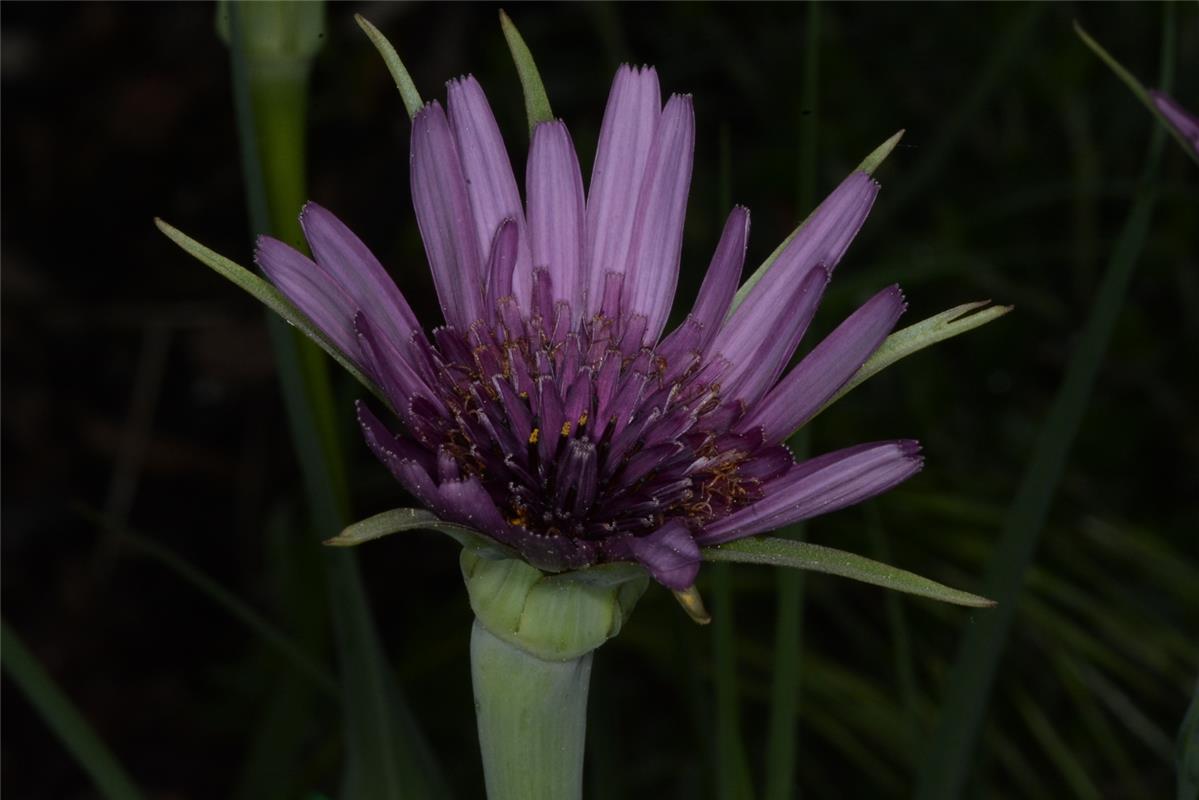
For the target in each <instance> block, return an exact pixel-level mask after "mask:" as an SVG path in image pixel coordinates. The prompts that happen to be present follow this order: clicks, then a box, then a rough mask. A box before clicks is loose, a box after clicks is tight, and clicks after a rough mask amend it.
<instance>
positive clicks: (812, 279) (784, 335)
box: [720, 267, 829, 404]
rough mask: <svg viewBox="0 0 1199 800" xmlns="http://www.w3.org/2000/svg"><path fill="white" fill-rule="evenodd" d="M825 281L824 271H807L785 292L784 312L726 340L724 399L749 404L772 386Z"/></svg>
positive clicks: (816, 305) (792, 348) (819, 296)
mask: <svg viewBox="0 0 1199 800" xmlns="http://www.w3.org/2000/svg"><path fill="white" fill-rule="evenodd" d="M828 279H829V275H828V272H826V271H825V270H824V269H821V268H819V267H818V268H816V269H814V270H811V271H810V272H809V273H808V274H807V275H806V276H804V278H803V280H801V281H800V282H799V284H798V285H796V286H795V287H792V288H790V289H789V290H788V291H787V295H788V296H787V297H786V298H785V299H786V304H785V306H781V307H780V308H784V309H785V310H786V313H784V314H782V315H781V316H780V317H778V318H771V319H762V320H761V321H760V322H759V323H758V324H756V325H753V326H751V327H746V328H743V329H742V330H743V333H741V334H740V335H738V336H734V337H729V338H728V339H726V341H725V345H724V347H725V349H723V350H721V351H720V354H721V355H723V356H724V357H725V358H727V359H728V360H729V362H730V363H731V364H732V368H731V369H730V370H729V372H728V373H727V374H726V375H725V376H724V378H723V379H722V380H721V382H720V387H721V390H720V391H721V395H722V396H723V397H724V398H726V399H734V398H736V399H739V400H742V401H744V402H745V403H746V404H753V403H755V402H756V401H757V400H758V398H760V397H761V396H762V394H763V393H764V392H765V391H766V390H767V389H769V388H770V387H771V386H773V385H774V382H775V381H777V380H778V377H779V375H781V374H782V373H783V370H784V369H785V368H786V367H787V362H788V361H790V360H791V356H792V354H793V353H794V352H795V348H796V347H798V346H799V341H800V339H802V338H803V335H804V332H805V331H807V329H808V324H809V323H810V322H811V321H812V317H813V316H815V314H816V308H817V307H818V306H819V305H820V298H821V297H823V296H824V288H825V287H826V286H827V285H828ZM747 319H749V320H750V321H753V320H754V319H755V315H753V314H751V315H748V316H747Z"/></svg>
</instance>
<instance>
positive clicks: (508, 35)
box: [500, 10, 554, 135]
mask: <svg viewBox="0 0 1199 800" xmlns="http://www.w3.org/2000/svg"><path fill="white" fill-rule="evenodd" d="M500 27H502V28H503V29H504V38H505V39H507V40H508V49H509V50H510V51H512V60H513V61H514V62H515V63H516V74H517V75H519V76H520V87H521V90H522V91H523V92H524V95H525V113H526V114H527V115H528V117H529V133H530V135H531V134H532V133H533V129H534V128H536V127H537V126H538V125H539V124H541V123H542V122H550V121H552V120H553V118H554V112H553V110H552V109H551V108H550V99H549V96H548V95H546V93H545V84H544V83H542V82H541V73H540V72H538V71H537V64H536V63H534V61H533V54H532V53H531V52H529V47H528V45H526V44H525V40H524V39H523V38H522V37H521V35H520V31H518V30H517V29H516V25H515V24H514V23H513V22H512V20H511V19H510V18H509V17H508V15H507V14H505V13H504V12H503V10H501V11H500Z"/></svg>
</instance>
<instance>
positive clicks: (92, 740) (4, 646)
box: [0, 620, 142, 800]
mask: <svg viewBox="0 0 1199 800" xmlns="http://www.w3.org/2000/svg"><path fill="white" fill-rule="evenodd" d="M0 662H2V663H3V665H4V671H5V672H6V673H8V676H9V677H10V678H12V680H13V682H14V683H15V684H16V685H17V686H18V687H19V688H20V689H21V692H22V693H23V694H24V695H25V697H26V698H27V699H28V700H29V702H30V704H32V705H33V707H34V708H35V709H36V710H37V712H38V713H39V714H40V715H41V717H42V719H43V720H45V722H46V725H47V726H49V728H50V730H51V731H53V732H54V735H55V736H57V737H58V740H59V741H60V742H62V743H63V746H65V747H66V748H67V750H68V751H69V752H70V753H71V755H72V756H74V757H75V761H77V762H78V763H79V766H81V767H82V768H83V770H84V772H86V773H87V774H88V777H90V778H91V779H92V783H93V784H95V786H96V789H97V790H98V791H99V793H100V796H102V797H105V798H107V800H141V798H142V793H141V791H140V790H139V789H138V788H137V786H135V785H134V783H133V780H132V779H131V778H130V777H129V775H128V773H126V772H125V769H124V767H122V766H121V764H120V762H118V761H117V760H116V757H114V756H113V754H112V752H111V751H109V749H108V748H107V747H106V746H105V744H104V742H103V741H101V739H100V737H99V736H97V735H96V732H95V731H94V730H92V726H91V725H89V724H88V723H87V720H85V719H84V718H83V716H82V715H81V714H80V713H79V710H78V709H76V708H75V706H74V705H72V703H71V701H70V699H69V698H68V697H67V696H66V694H64V693H63V691H62V689H60V688H59V687H58V686H57V685H56V684H55V683H54V680H53V679H52V678H51V677H50V676H49V675H48V674H46V671H45V669H43V668H42V665H41V664H39V663H38V661H37V658H36V657H34V655H33V654H32V653H30V652H29V650H28V649H27V648H26V647H25V644H24V643H23V642H22V641H21V639H20V638H19V637H18V636H17V635H16V634H15V633H13V631H12V629H10V628H9V627H8V623H7V622H5V621H3V620H0ZM9 733H10V734H11V733H12V730H11V729H10V730H9ZM8 768H9V769H14V768H15V767H14V765H13V764H11V763H9V764H8Z"/></svg>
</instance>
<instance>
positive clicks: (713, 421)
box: [397, 270, 793, 540]
mask: <svg viewBox="0 0 1199 800" xmlns="http://www.w3.org/2000/svg"><path fill="white" fill-rule="evenodd" d="M621 280H622V276H621V275H619V274H616V273H613V274H612V275H610V279H609V285H608V286H607V287H606V288H607V289H608V295H609V297H611V298H619V296H620V282H621ZM534 284H535V285H534V297H535V302H534V308H533V310H532V313H531V314H529V315H528V316H527V317H524V316H522V315H521V313H520V310H519V309H518V307H517V304H516V301H515V300H514V299H512V298H510V297H508V298H502V299H500V301H499V303H498V308H497V309H496V319H495V320H494V322H488V321H486V320H479V321H478V322H476V323H475V324H474V325H473V326H471V328H470V329H469V330H468V331H467V332H465V333H462V332H459V331H456V330H453V329H451V328H448V327H445V328H440V329H438V330H437V331H435V332H434V336H433V339H434V341H433V343H428V342H427V341H426V340H424V338H423V337H414V338H413V340H412V341H413V347H414V348H415V349H416V350H417V352H418V354H419V358H418V359H416V360H417V361H418V362H419V363H420V364H421V367H422V368H423V369H425V370H428V371H429V372H430V373H431V375H430V376H429V377H431V378H432V379H431V380H426V381H424V383H425V385H426V386H429V387H435V391H436V395H435V396H429V395H428V393H423V394H418V396H417V397H415V398H414V399H413V400H412V401H411V402H410V403H409V407H408V408H406V409H397V410H398V411H399V413H400V415H401V416H402V417H404V418H405V420H406V422H408V423H409V424H408V428H409V430H410V432H411V434H412V435H413V436H414V437H415V438H416V440H417V441H419V443H420V444H421V445H423V446H424V448H425V449H426V450H427V451H428V452H429V453H431V454H432V453H435V454H436V464H435V465H431V466H433V469H434V470H435V471H436V474H438V476H439V479H440V480H455V479H458V478H462V477H468V476H473V477H476V478H477V479H478V480H479V481H480V482H481V483H482V485H483V486H484V488H485V489H486V490H487V492H488V494H489V495H490V496H491V498H492V500H493V501H494V503H495V505H496V507H497V508H498V509H500V511H501V513H502V514H503V515H504V516H505V517H506V519H507V521H508V522H509V523H510V524H512V525H515V526H519V527H521V528H525V529H526V530H528V531H530V532H534V533H538V534H541V535H546V536H566V537H572V538H581V539H592V540H594V539H602V538H605V537H608V536H612V535H614V534H627V533H633V534H640V533H648V532H651V531H653V530H656V529H658V528H660V527H661V526H662V525H663V524H664V522H665V521H666V520H667V519H671V518H679V519H682V520H685V521H686V523H687V525H688V527H690V528H692V529H696V530H698V529H700V528H702V526H703V525H704V524H705V523H706V522H708V521H709V520H712V519H715V518H716V517H720V516H724V515H725V514H727V513H729V512H730V511H731V510H733V509H736V508H738V507H741V506H743V505H746V504H748V503H750V502H753V501H754V500H757V499H759V498H760V497H761V491H760V488H759V487H760V486H761V484H762V482H763V481H764V480H768V479H770V478H772V477H775V476H776V475H779V474H781V473H782V472H784V471H785V470H786V469H787V468H788V467H790V466H791V464H792V463H793V461H792V458H791V455H790V453H789V452H788V451H787V450H786V448H784V447H781V446H778V445H773V446H766V445H764V443H763V440H762V435H761V432H760V431H759V430H756V429H755V430H751V431H748V432H745V433H733V432H730V428H731V423H732V422H733V421H734V420H735V419H736V418H737V417H739V416H740V415H741V408H740V404H738V403H735V402H734V403H722V400H721V394H720V379H721V376H722V374H723V373H724V372H725V370H726V369H727V368H728V366H729V365H728V362H727V361H724V360H723V359H721V358H719V357H716V358H715V359H713V360H710V361H708V362H705V361H704V360H703V359H702V357H701V356H700V354H699V353H698V352H696V350H694V349H690V348H689V347H688V344H689V343H688V339H687V337H686V336H685V335H683V336H678V337H674V338H672V339H671V340H670V341H669V342H667V343H666V344H667V345H668V346H659V347H657V348H654V347H650V346H646V345H644V344H643V341H642V332H643V331H644V319H645V318H644V317H641V316H639V315H632V316H627V317H626V316H622V315H621V314H620V311H619V308H618V307H614V306H618V301H614V302H613V303H605V304H604V305H603V306H602V307H601V309H600V311H599V312H598V313H596V314H594V315H593V316H592V317H591V318H589V319H586V320H581V321H580V322H579V323H578V324H577V325H575V324H573V317H572V313H573V312H572V309H571V308H570V306H569V304H568V303H566V302H564V301H558V302H557V303H551V302H550V301H549V298H550V297H552V296H553V293H552V291H551V289H552V287H551V286H550V276H549V275H548V273H547V272H546V271H544V270H538V271H537V272H536V273H535V276H534ZM538 298H539V300H538ZM692 343H693V344H696V345H698V344H699V331H698V330H697V331H695V336H694V340H693V342H692ZM399 396H401V397H402V396H406V395H405V394H400V395H399Z"/></svg>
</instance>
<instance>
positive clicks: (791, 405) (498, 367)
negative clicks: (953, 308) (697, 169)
mask: <svg viewBox="0 0 1199 800" xmlns="http://www.w3.org/2000/svg"><path fill="white" fill-rule="evenodd" d="M448 94H449V97H448V104H447V107H448V114H447V113H446V111H444V110H443V109H442V106H441V105H440V104H438V103H436V102H433V103H430V104H428V105H425V106H424V107H423V108H422V109H421V110H420V111H419V113H417V114H416V115H415V117H414V119H413V132H412V152H411V177H412V196H413V202H414V205H415V208H416V218H417V223H418V224H419V226H420V231H421V236H422V238H423V239H424V244H425V251H426V254H427V255H428V259H429V265H430V267H431V268H432V271H433V279H434V282H435V284H436V287H437V294H438V298H439V299H440V302H441V309H442V312H443V313H444V315H445V321H446V324H445V326H443V327H440V328H437V329H435V330H434V331H433V332H432V335H431V336H427V335H426V334H425V332H424V331H422V330H421V328H420V326H419V324H418V323H417V320H416V318H415V316H414V315H413V313H412V310H411V309H410V308H409V306H408V303H407V301H405V299H404V297H403V295H402V294H401V292H400V290H399V289H398V288H397V287H396V286H395V284H394V283H393V282H392V281H391V279H390V278H389V277H388V275H387V273H386V272H385V271H384V269H383V267H382V266H381V265H380V263H379V261H378V260H377V259H376V258H375V257H374V256H373V255H372V254H371V252H370V251H369V250H368V249H367V248H366V246H365V245H364V244H363V243H362V242H361V240H359V239H358V237H357V236H355V235H354V234H353V233H352V232H351V231H350V230H349V229H348V228H347V227H346V226H345V225H343V224H342V223H341V222H340V221H339V220H338V219H337V218H335V217H334V216H333V215H332V214H330V213H329V212H328V211H326V210H325V209H323V208H321V207H320V206H318V205H316V204H315V203H309V204H308V205H307V206H306V207H305V209H304V211H303V213H302V215H301V217H300V221H301V224H302V226H303V229H304V233H305V236H306V237H307V239H308V243H309V245H310V247H311V250H312V253H313V256H314V259H315V260H310V259H308V258H307V257H305V256H303V255H301V254H300V253H298V252H296V251H295V250H293V249H292V248H290V247H288V246H287V245H285V244H283V243H281V242H279V241H277V240H275V239H271V238H269V237H265V236H264V237H262V238H261V239H260V240H259V242H258V249H257V253H256V260H257V262H258V264H259V265H260V266H261V267H262V269H263V270H264V271H265V272H266V274H267V275H268V276H269V278H270V279H271V280H272V281H273V282H274V284H275V285H276V286H277V287H278V288H279V289H280V291H282V292H283V293H284V294H285V295H286V296H287V297H288V298H289V299H290V300H291V301H292V302H293V303H295V305H296V306H298V307H299V308H300V309H301V310H302V311H303V312H304V313H306V314H307V315H308V316H309V317H310V318H311V319H312V321H313V322H314V323H315V324H316V325H317V326H318V327H319V328H321V329H322V330H323V331H324V332H325V334H326V335H327V336H328V337H329V338H330V339H331V340H332V341H333V343H334V344H335V345H336V346H337V347H339V348H340V349H341V350H342V351H343V352H344V353H346V354H347V355H348V356H349V357H350V358H351V359H352V360H354V362H355V363H356V364H357V366H358V367H359V368H360V369H361V370H362V371H363V372H364V373H365V374H366V375H368V376H370V377H371V378H372V379H373V380H374V381H375V382H376V383H377V384H378V385H379V386H380V387H381V388H382V390H383V392H384V394H385V395H386V397H387V399H388V400H389V401H390V405H391V407H392V408H393V409H394V411H395V414H396V416H397V417H398V421H399V433H396V432H394V431H393V430H392V429H391V428H389V427H388V426H387V425H386V424H384V423H383V422H382V421H381V420H380V419H379V418H378V417H377V416H376V415H375V414H374V413H373V412H372V411H371V410H370V409H369V408H368V407H367V406H366V405H365V404H361V403H360V404H359V405H358V417H359V421H360V423H361V425H362V429H363V432H364V434H365V436H366V441H367V444H368V445H369V446H370V448H371V450H372V451H373V452H374V453H375V455H376V456H377V457H378V458H379V459H380V460H381V461H382V462H383V463H384V464H386V465H387V467H388V468H389V469H390V470H391V471H392V473H393V474H394V475H395V477H396V479H397V480H399V482H400V483H401V484H402V485H403V486H404V487H405V488H406V489H407V490H408V491H409V492H410V493H411V494H412V495H414V496H415V497H416V498H418V499H419V500H420V502H421V503H423V504H424V505H425V506H427V507H428V508H429V509H430V510H432V511H433V512H435V513H436V514H438V515H439V516H440V517H442V518H443V519H446V520H449V521H452V522H457V523H461V524H463V525H467V526H470V527H471V528H474V529H476V530H478V531H480V532H482V533H484V534H486V535H487V536H489V537H491V538H492V539H494V540H496V541H497V542H500V543H502V544H504V545H508V546H510V547H511V548H514V549H515V550H517V551H518V552H519V553H520V554H521V556H522V557H523V558H525V559H526V560H527V561H529V563H531V564H533V565H534V566H537V567H539V568H542V569H545V570H550V571H559V570H566V569H576V568H581V567H586V566H589V565H592V564H596V563H600V562H612V561H633V562H639V563H641V564H643V565H644V566H645V567H646V568H647V569H648V571H649V572H650V573H651V574H652V575H653V577H654V578H655V579H657V580H658V581H659V582H661V583H662V584H664V585H665V586H667V587H669V588H672V589H675V590H681V589H685V588H687V587H690V586H691V585H692V583H693V582H694V580H695V576H696V573H697V572H698V569H699V563H700V548H701V547H702V546H709V545H716V544H720V543H723V542H728V541H731V540H734V539H739V538H742V537H746V536H753V535H755V534H760V533H764V532H767V531H770V530H772V529H775V528H779V527H781V526H784V525H787V524H789V523H792V522H795V521H797V520H801V519H806V518H809V517H813V516H816V515H818V514H823V513H826V512H829V511H834V510H836V509H840V508H844V507H846V506H848V505H852V504H854V503H857V502H860V501H862V500H865V499H866V498H868V497H871V496H873V495H876V494H878V493H879V492H882V491H885V490H887V489H890V488H891V487H893V486H895V485H896V484H898V483H900V482H901V481H903V480H904V479H906V478H908V477H910V476H911V475H913V474H914V473H915V472H917V471H918V470H919V469H920V466H921V458H920V456H919V455H918V454H917V451H918V449H919V448H918V445H917V443H916V442H913V441H887V442H876V443H872V444H862V445H857V446H855V447H850V448H847V449H845V450H840V451H837V452H834V453H829V454H826V455H823V456H820V457H818V458H813V459H810V460H808V461H804V462H801V463H796V462H795V460H794V458H793V456H792V454H791V452H790V451H789V450H788V449H787V448H786V447H785V446H784V444H783V442H784V440H785V439H786V438H787V437H788V436H790V435H791V434H792V433H793V432H794V431H795V430H797V429H798V428H799V427H800V426H801V425H803V424H804V422H806V421H807V420H808V419H809V418H810V417H811V416H812V415H813V414H814V413H815V412H816V411H818V410H819V409H820V408H821V407H822V406H823V405H824V403H825V402H826V401H828V400H829V398H830V397H832V396H833V395H834V394H835V393H836V392H837V390H838V389H839V388H840V387H841V386H842V385H844V384H845V383H846V381H848V380H849V379H850V377H851V376H852V375H853V374H854V373H855V372H856V371H857V369H858V368H859V367H860V366H861V365H862V364H863V362H865V361H866V359H867V358H868V357H869V356H870V355H871V354H872V353H873V352H874V351H875V350H876V349H877V348H878V346H879V345H880V344H881V343H882V341H883V339H884V338H885V337H886V336H887V334H888V333H889V332H890V331H891V329H892V328H893V327H894V325H895V322H896V320H897V319H898V318H899V316H900V314H902V313H903V311H904V308H905V304H904V299H903V295H902V294H901V293H900V291H899V288H898V287H896V286H891V287H888V288H886V289H884V290H883V291H881V292H879V293H878V294H877V295H875V296H874V297H873V298H871V299H870V300H869V301H867V302H866V303H865V305H863V306H862V307H861V308H859V309H858V310H857V311H856V312H854V313H853V314H852V315H851V316H850V317H849V318H848V319H846V320H845V321H844V322H843V323H842V324H841V325H840V326H839V327H838V328H837V329H836V330H834V331H833V332H832V333H831V334H830V335H829V336H828V337H827V338H826V339H825V340H824V341H822V342H820V343H819V344H818V345H816V347H815V348H814V349H812V350H811V352H810V353H809V354H808V355H807V356H806V357H805V358H804V359H803V360H802V361H801V362H800V363H799V364H798V365H797V366H795V367H794V368H793V369H791V370H790V371H788V370H787V365H788V363H789V361H790V360H791V357H792V355H793V353H794V352H795V350H796V347H797V346H798V345H799V342H800V340H801V339H802V337H803V335H804V332H805V331H806V329H807V327H808V323H809V322H810V321H811V319H812V316H813V315H814V314H815V312H816V308H817V306H818V305H819V303H820V298H821V296H822V294H823V293H824V290H825V287H826V285H827V284H828V281H829V279H830V277H831V275H832V273H833V270H834V269H835V268H836V266H837V264H838V263H839V262H840V260H841V257H842V255H844V253H845V251H846V249H847V248H848V247H849V244H850V242H851V241H852V240H853V238H854V236H855V234H856V233H857V231H858V229H859V228H860V227H861V226H862V223H863V222H864V221H865V219H866V216H867V214H868V213H869V211H870V207H871V205H872V204H873V202H874V198H875V195H876V194H877V193H878V184H877V183H875V182H874V181H873V180H872V179H871V177H870V176H869V175H867V174H866V173H864V172H855V173H853V174H851V175H850V176H849V177H848V178H846V179H845V181H844V182H842V184H841V185H840V186H838V187H837V188H836V189H835V190H834V191H833V193H832V194H831V195H829V197H828V198H827V199H825V201H824V202H823V203H822V204H821V205H820V207H819V208H817V209H816V210H815V211H814V212H813V213H812V215H811V216H810V217H809V218H808V220H807V222H806V223H805V224H804V225H803V227H802V228H801V229H800V231H799V232H798V234H797V235H796V236H794V237H793V238H792V239H791V240H790V242H789V243H788V244H787V245H786V247H785V248H783V249H782V251H781V253H780V254H779V256H778V258H777V260H776V261H775V262H774V263H773V265H772V266H771V268H770V269H769V270H768V271H766V272H765V274H764V275H762V276H761V277H760V280H757V281H756V282H753V283H752V288H750V289H749V290H748V291H746V292H745V293H744V296H743V297H742V298H740V299H741V302H737V299H738V298H735V293H736V291H737V287H738V284H739V283H740V280H741V273H742V263H743V261H744V258H745V250H746V239H747V236H748V233H749V212H748V210H746V209H745V208H741V207H738V208H735V209H733V211H732V213H731V214H730V215H729V218H728V221H727V223H726V224H725V226H724V231H723V233H722V235H721V237H720V241H719V244H718V245H717V247H716V252H715V254H714V255H713V257H712V261H711V264H710V266H709V268H708V272H707V276H706V277H705V279H704V281H703V285H702V286H701V288H700V292H699V296H698V298H697V299H696V302H695V305H694V307H693V308H692V309H691V312H690V314H688V315H687V317H686V319H685V320H684V321H683V323H682V324H681V325H679V326H678V327H677V328H675V329H674V330H673V331H671V332H670V333H668V334H666V335H665V336H663V335H662V334H663V329H664V327H665V325H666V321H667V317H668V316H669V312H670V308H671V304H672V302H673V299H674V292H675V284H676V282H677V279H678V272H679V259H680V252H681V248H682V238H683V220H684V216H685V211H686V206H687V193H688V188H689V184H690V180H691V167H692V160H693V156H694V149H695V117H694V114H693V112H692V106H691V98H690V96H687V95H674V96H672V97H671V98H670V99H669V100H668V101H667V102H666V105H665V106H663V105H662V102H661V95H660V91H659V88H658V77H657V74H656V73H655V72H654V70H653V69H652V68H640V69H637V68H632V67H627V66H626V67H622V68H621V69H620V70H619V71H618V73H617V75H616V80H615V82H614V83H613V85H612V91H611V94H610V95H609V98H608V106H607V110H606V112H605V115H604V121H603V127H602V129H601V131H600V139H599V149H598V153H597V155H596V159H595V167H594V169H593V170H592V175H591V181H590V185H589V187H588V188H587V190H586V192H585V191H584V183H583V178H582V175H581V173H580V169H579V162H578V159H577V157H576V155H575V149H574V145H573V144H572V142H571V138H570V134H569V132H568V131H567V128H566V125H565V124H563V123H562V122H561V121H553V122H546V123H543V124H540V125H538V126H537V127H536V128H535V129H534V131H533V136H532V145H531V147H530V150H529V157H528V168H527V170H526V175H525V198H524V200H523V201H522V199H521V194H520V191H519V189H518V188H517V183H516V180H515V177H514V175H513V171H512V167H511V164H510V162H509V160H508V155H507V152H506V151H505V148H504V143H503V140H502V139H501V137H500V133H499V129H498V127H497V126H496V122H495V118H494V117H493V116H492V113H491V109H490V107H489V106H488V103H487V98H486V97H485V96H484V94H483V91H482V89H481V88H480V86H479V84H478V83H477V82H476V81H475V79H474V78H471V77H466V78H462V79H459V80H455V81H451V82H450V83H449V92H448Z"/></svg>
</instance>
